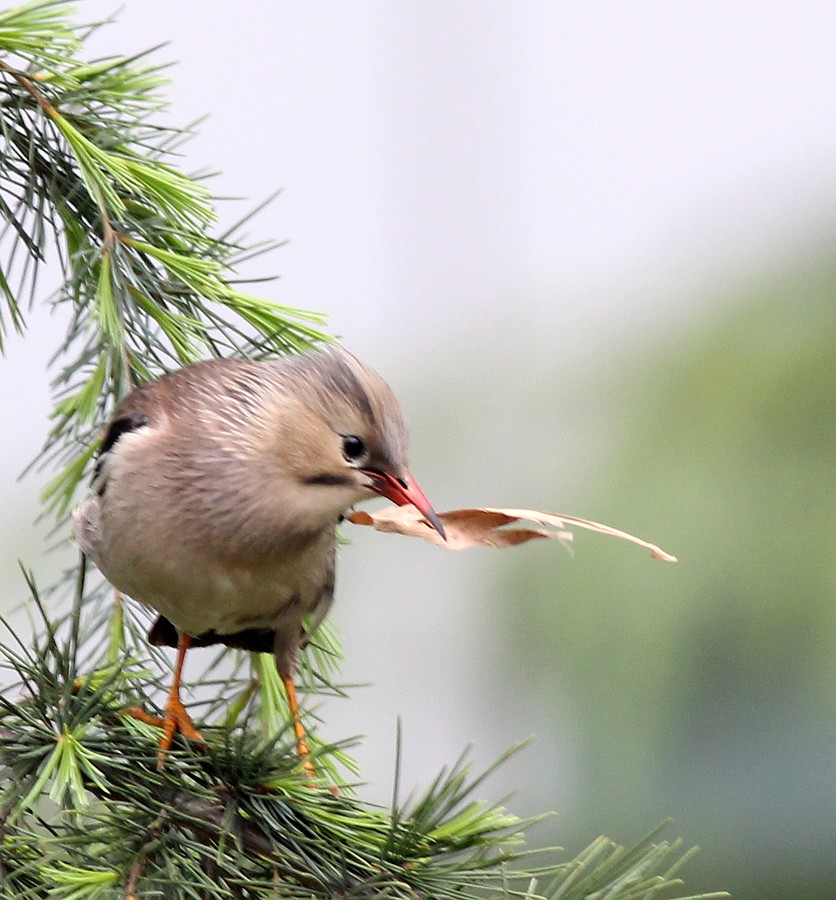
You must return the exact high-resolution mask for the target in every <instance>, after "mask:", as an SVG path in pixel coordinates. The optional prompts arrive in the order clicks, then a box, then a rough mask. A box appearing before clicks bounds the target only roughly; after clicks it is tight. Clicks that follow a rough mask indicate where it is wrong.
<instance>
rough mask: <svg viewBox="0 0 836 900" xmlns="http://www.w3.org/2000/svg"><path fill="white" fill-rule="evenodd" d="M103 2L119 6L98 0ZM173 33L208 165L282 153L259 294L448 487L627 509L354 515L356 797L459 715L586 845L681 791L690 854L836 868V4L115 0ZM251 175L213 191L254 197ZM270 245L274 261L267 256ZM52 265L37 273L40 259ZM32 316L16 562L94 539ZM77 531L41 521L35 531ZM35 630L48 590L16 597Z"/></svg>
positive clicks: (507, 783)
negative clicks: (288, 317) (310, 325)
mask: <svg viewBox="0 0 836 900" xmlns="http://www.w3.org/2000/svg"><path fill="white" fill-rule="evenodd" d="M79 6H80V10H81V12H80V15H81V16H82V18H83V19H85V20H92V19H95V18H100V17H102V16H104V15H107V14H109V13H111V12H112V11H113V7H112V6H111V5H110V4H109V3H105V2H103V0H88V2H85V3H84V4H80V5H79ZM165 40H171V41H172V44H171V46H170V47H169V48H168V49H167V50H165V51H163V53H164V55H165V56H167V58H171V59H177V60H180V61H181V64H180V65H179V66H178V67H177V68H176V69H175V70H173V73H172V74H173V77H174V79H175V81H174V84H173V85H172V87H171V97H172V100H173V104H174V110H173V121H175V122H177V123H184V122H188V121H192V120H194V119H196V118H197V117H198V116H200V115H202V114H203V113H205V112H207V111H210V112H211V113H212V118H211V119H210V120H209V121H208V122H206V123H204V124H202V125H201V126H200V135H199V137H198V138H197V139H196V140H195V141H194V142H192V143H191V144H188V145H186V146H185V147H184V149H183V153H184V160H183V166H184V168H185V169H187V170H196V169H200V168H203V167H205V168H208V169H213V170H214V169H220V170H222V171H223V172H224V175H223V177H222V178H221V179H219V180H218V181H217V182H216V184H215V188H216V190H217V191H218V193H221V194H224V195H239V194H242V195H247V196H251V197H253V198H256V199H260V198H261V197H263V196H265V195H266V194H268V193H270V192H271V191H272V190H273V189H274V188H275V187H278V186H283V187H284V188H285V190H284V192H283V194H282V196H281V197H280V198H279V200H278V202H277V203H275V204H274V205H273V206H272V207H271V208H270V209H269V210H268V211H267V212H266V213H265V214H263V216H262V217H261V218H260V219H258V220H257V221H256V222H255V223H254V225H253V229H252V230H253V233H254V234H255V235H263V236H266V237H278V238H285V237H288V238H290V241H291V242H290V244H289V245H288V246H287V247H285V248H283V249H282V250H281V252H280V253H279V254H278V255H277V256H276V257H275V259H274V260H273V261H272V263H271V268H272V269H274V270H278V271H280V272H281V273H282V280H281V281H279V282H278V283H276V284H267V285H262V287H261V288H260V290H261V291H262V293H264V294H265V295H267V296H271V297H274V298H275V299H277V300H279V301H281V302H283V303H290V304H298V305H302V306H308V307H311V308H314V309H320V310H325V311H327V312H329V313H330V314H331V315H332V321H333V328H334V330H335V331H336V332H337V333H338V334H340V335H341V336H342V337H343V339H344V341H345V343H346V345H347V346H348V347H349V348H350V349H352V350H354V351H355V352H357V353H358V354H359V355H361V356H363V357H364V358H366V359H367V360H368V361H369V362H371V363H372V364H374V365H375V366H376V367H377V368H379V369H380V371H381V372H382V373H383V374H384V375H385V376H386V377H387V378H388V380H389V381H390V382H391V384H392V385H393V387H394V388H395V390H396V391H397V393H398V394H399V396H400V397H401V400H402V402H403V405H404V407H405V409H406V412H407V416H408V419H409V421H410V424H411V428H412V459H411V468H412V470H413V472H414V474H415V475H416V477H417V478H418V480H419V481H420V483H421V484H422V487H423V488H424V489H425V491H426V492H427V494H428V495H429V496H430V498H431V500H432V501H433V503H434V504H435V506H436V507H437V508H439V509H451V508H456V507H463V506H478V505H490V506H515V507H520V506H528V507H534V508H541V509H548V510H552V511H556V512H564V513H569V514H575V515H580V516H585V517H588V518H592V519H597V520H599V521H603V522H607V523H610V524H612V525H615V526H617V527H620V528H623V529H626V530H628V531H632V532H634V533H636V534H638V535H640V536H642V537H645V538H647V539H649V540H652V541H655V542H658V543H659V544H661V545H662V546H663V547H664V548H665V549H667V550H670V551H671V552H673V553H675V554H677V555H678V556H679V558H680V562H679V563H678V564H677V565H674V566H668V565H665V564H663V563H660V562H656V561H654V560H651V559H649V558H648V557H647V555H646V554H645V553H644V552H643V551H641V550H640V549H637V548H635V547H632V546H629V545H626V544H622V543H620V542H617V541H614V540H612V539H609V538H605V537H602V536H599V535H593V534H586V533H579V534H578V535H577V538H576V541H575V548H574V553H573V555H572V556H569V555H568V554H566V553H565V552H564V551H563V550H562V549H561V548H560V547H559V546H558V545H557V544H554V545H548V546H547V545H545V544H544V543H543V542H539V543H536V544H532V545H527V546H524V547H520V548H517V549H515V550H513V551H510V550H509V551H504V552H502V553H497V552H492V551H489V550H473V551H468V552H467V553H463V554H445V553H441V552H439V551H438V550H437V549H436V548H434V547H430V546H423V545H421V546H418V545H417V542H414V541H408V540H405V539H402V538H398V537H392V536H387V535H379V534H369V533H366V532H367V530H366V529H357V530H356V531H357V533H356V534H355V533H354V532H352V533H350V535H349V537H350V538H351V545H350V546H348V547H346V548H344V549H343V551H342V558H341V561H340V571H339V577H338V601H337V604H336V608H335V612H334V619H335V621H336V622H337V624H338V626H339V628H340V629H341V632H342V635H343V638H344V643H345V647H346V656H347V658H346V664H345V676H346V680H348V681H351V682H367V683H368V686H367V687H364V688H362V689H357V690H355V691H353V692H352V696H351V699H350V700H347V701H328V702H327V703H323V702H320V701H317V700H314V701H311V704H312V705H316V706H318V707H319V709H320V712H321V713H322V715H323V717H324V720H325V723H326V724H325V726H324V731H325V736H326V737H330V738H334V739H340V738H345V737H347V736H350V735H355V734H363V735H365V738H364V740H363V742H362V743H361V744H360V745H359V746H358V748H357V753H356V755H357V756H358V758H359V760H360V762H361V765H362V771H363V775H364V777H365V778H366V779H367V780H368V782H369V783H368V785H367V787H365V788H364V789H363V790H364V795H365V796H368V797H369V798H371V799H374V800H379V801H380V802H382V803H386V802H387V801H388V799H389V796H390V793H391V781H392V772H393V765H394V763H393V761H394V743H395V737H394V735H395V722H396V717H397V716H401V718H402V721H403V726H404V745H403V781H404V791H406V790H407V789H408V788H409V787H411V786H412V785H423V784H426V783H427V782H428V781H429V780H430V779H432V778H433V777H434V776H435V774H436V773H437V771H438V769H439V768H440V767H441V766H442V765H444V764H449V763H450V762H452V761H453V760H454V759H455V758H456V757H457V756H458V754H459V753H460V752H461V750H462V749H463V748H464V747H465V746H466V745H467V744H468V743H472V744H473V747H474V749H473V756H474V759H475V761H476V764H477V765H487V764H489V763H490V762H492V761H493V760H494V759H495V758H496V757H497V756H499V755H500V754H501V753H502V752H503V751H504V750H505V749H506V748H507V747H509V746H510V745H512V744H513V743H514V742H515V741H517V740H519V739H521V738H524V737H526V736H527V735H529V734H536V735H537V739H536V740H535V741H534V742H533V743H532V745H531V746H530V747H528V748H527V749H526V750H525V751H524V752H523V753H521V754H520V755H519V756H516V757H514V758H513V759H512V760H511V761H510V762H509V763H508V764H506V765H505V766H504V767H503V768H502V769H501V770H500V771H499V772H498V773H497V774H496V776H494V777H493V778H492V780H491V781H490V782H488V783H487V785H486V786H485V788H484V789H485V791H486V793H488V794H489V795H490V796H491V797H492V798H497V797H500V796H503V795H504V794H505V793H507V792H509V791H516V793H515V795H514V797H512V798H511V799H510V800H509V802H508V805H509V806H510V807H511V808H512V809H513V810H514V811H516V812H518V813H521V814H528V813H537V812H541V811H544V810H555V811H556V812H557V815H556V816H555V817H553V818H551V819H549V820H547V821H546V822H544V823H543V824H541V825H540V826H539V827H538V829H536V831H535V832H534V833H533V835H532V837H533V838H534V839H535V840H538V841H540V842H541V843H543V844H549V843H552V844H553V843H557V844H561V845H563V846H565V847H566V849H567V853H569V854H573V853H575V852H577V851H578V850H579V849H581V848H582V847H584V846H586V845H587V844H588V843H589V842H590V841H591V840H592V839H593V838H594V837H595V836H596V835H598V834H599V833H602V832H603V833H606V834H608V835H609V836H611V837H613V838H615V839H617V840H620V841H623V842H630V841H633V840H636V839H638V838H639V837H641V836H642V835H643V834H644V833H645V832H647V831H649V830H650V829H651V828H653V827H654V826H655V825H657V824H658V823H659V822H660V821H661V820H662V819H664V818H666V817H668V816H672V817H673V818H674V819H675V825H674V829H673V830H675V831H676V832H677V833H681V834H682V835H683V836H684V838H685V840H686V841H687V842H688V843H697V844H700V845H701V846H702V848H703V852H702V853H701V854H700V855H699V856H698V857H697V858H696V859H695V860H694V861H693V862H692V863H691V864H690V865H689V866H688V868H687V869H686V873H685V874H686V877H687V885H688V887H689V888H690V889H691V890H693V891H694V892H696V891H698V890H701V889H720V888H725V889H728V890H731V891H732V892H733V895H734V896H735V897H736V898H741V900H754V898H758V900H764V898H766V900H772V898H787V897H793V898H810V900H816V898H821V900H824V898H832V897H833V896H836V852H834V848H835V847H836V749H834V748H836V725H834V722H836V710H834V699H833V698H834V696H836V683H835V682H836V663H834V658H835V657H836V654H834V648H836V604H835V603H834V574H833V573H834V560H836V547H834V524H836V502H835V501H836V484H835V483H834V475H833V471H834V464H836V371H834V369H836V266H834V263H833V259H834V251H833V248H834V245H836V225H834V221H835V220H834V216H833V210H834V208H836V178H834V172H836V169H834V166H833V159H834V158H836V105H834V104H833V103H832V96H833V89H834V85H836V17H834V16H833V14H832V5H831V4H829V3H824V2H821V3H805V4H800V5H795V6H792V7H789V6H787V7H786V8H778V7H765V6H764V5H763V4H759V3H755V2H744V3H739V4H734V5H729V4H726V3H722V2H719V0H717V2H707V3H704V4H699V5H691V6H688V5H685V4H666V3H661V2H656V3H654V2H637V3H632V4H624V5H614V4H594V3H593V4H574V3H566V4H554V3H546V2H539V3H535V2H526V3H521V4H504V3H501V2H498V0H488V2H482V3H478V4H476V3H469V2H462V3H453V4H450V3H441V2H435V0H433V2H428V3H422V4H410V3H388V2H387V3H383V2H360V3H356V4H350V5H348V4H345V5H339V6H337V5H327V6H326V5H324V4H310V5H305V6H304V7H301V6H298V5H295V4H291V3H289V2H285V0H280V2H277V3H275V4H272V5H271V7H270V9H269V10H262V11H259V10H256V9H255V8H253V10H243V9H242V10H239V11H238V14H237V15H236V18H235V21H234V22H231V21H230V18H229V8H228V5H227V4H220V3H214V4H213V3H208V4H207V3H206V2H197V0H183V2H181V3H180V4H177V5H172V4H170V3H163V2H161V0H143V2H142V3H139V2H135V3H131V2H128V3H127V4H126V6H125V8H124V10H123V11H122V13H121V14H120V15H119V18H118V22H117V24H116V25H114V26H112V27H110V28H108V29H105V30H103V31H102V32H100V33H98V34H97V35H96V36H95V38H94V50H95V52H96V53H100V54H105V53H115V52H123V53H130V52H135V51H138V50H142V49H145V48H147V47H149V46H152V45H155V44H158V43H160V42H161V41H165ZM240 212H241V207H240V206H238V207H234V208H233V205H232V204H230V206H229V207H228V208H227V207H226V206H223V207H222V209H221V218H222V221H223V222H226V223H228V222H231V221H232V220H234V219H235V218H236V217H237V215H238V214H239V213H240ZM263 271H264V269H263V267H262V268H261V269H260V270H259V272H258V273H257V274H261V273H262V272H263ZM46 286H47V285H46V283H45V284H44V285H43V288H44V293H46ZM61 333H62V322H61V321H60V320H58V319H56V318H53V317H49V316H48V315H46V314H45V313H44V312H43V311H39V312H36V313H35V314H34V317H33V322H32V330H31V335H30V337H29V338H28V339H27V340H25V341H23V340H14V341H12V342H11V343H10V347H9V353H8V356H7V358H6V359H5V360H4V361H3V369H4V379H5V380H4V385H5V386H6V390H4V391H2V392H0V419H2V421H3V422H4V423H6V424H5V425H4V434H5V436H6V440H5V442H4V452H3V455H2V456H3V458H2V464H3V473H2V478H1V479H0V502H2V504H3V508H4V509H5V510H6V516H5V517H4V522H3V524H2V528H3V532H4V533H3V557H2V569H0V587H2V590H3V596H4V597H8V598H10V601H9V604H8V605H9V606H12V605H14V603H15V602H17V600H18V599H19V598H21V597H23V596H24V595H25V589H24V586H23V583H22V579H21V578H20V575H19V572H18V570H17V560H18V559H19V558H20V559H22V560H23V561H24V563H25V564H26V565H27V566H28V567H30V568H34V569H35V571H36V573H37V575H38V579H39V581H40V582H41V583H48V582H49V581H50V580H51V579H52V578H54V577H55V575H56V573H57V572H58V571H59V570H60V568H61V566H62V565H64V564H66V563H67V562H69V561H71V560H72V558H73V550H72V547H71V546H69V545H68V541H67V538H66V533H65V532H64V533H61V532H59V533H57V534H54V535H51V536H50V535H49V529H48V527H47V525H46V524H43V523H42V524H41V525H40V526H34V525H31V523H32V522H33V521H34V519H35V518H36V516H37V499H36V498H37V493H38V490H39V486H40V484H41V482H42V477H43V476H41V475H38V474H37V473H35V474H33V475H30V476H29V477H28V478H26V479H25V480H23V481H22V482H17V481H15V479H16V477H17V475H18V474H19V473H20V471H21V470H22V469H23V467H24V466H25V465H26V463H27V462H29V460H30V459H31V458H32V457H33V456H34V455H35V453H36V452H37V450H38V447H39V446H40V443H41V441H42V440H43V437H44V436H45V434H46V431H47V416H48V411H49V391H48V375H47V374H46V371H45V368H46V362H47V360H48V359H49V357H50V356H51V355H52V353H53V352H54V349H55V347H56V346H58V343H59V341H60V336H61ZM56 545H57V550H53V551H52V552H50V553H47V552H46V551H47V548H49V547H53V546H56ZM15 621H16V622H18V623H19V627H20V628H21V630H25V629H26V628H28V625H27V624H26V616H25V614H19V615H16V617H15Z"/></svg>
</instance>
